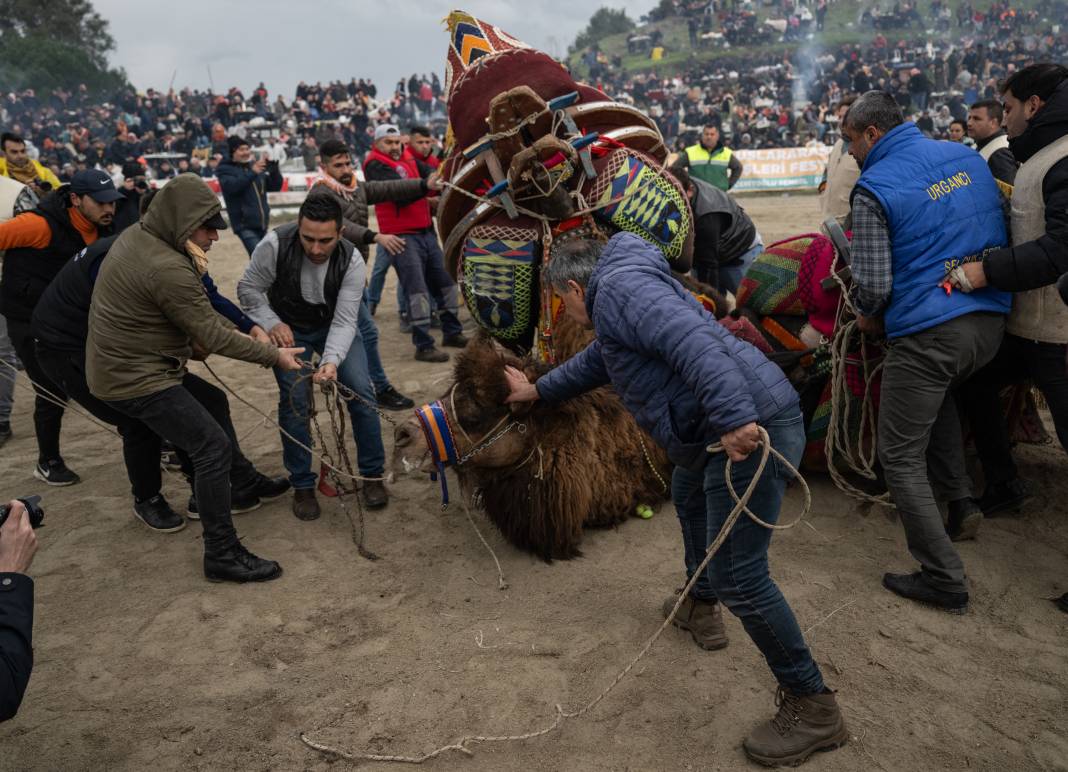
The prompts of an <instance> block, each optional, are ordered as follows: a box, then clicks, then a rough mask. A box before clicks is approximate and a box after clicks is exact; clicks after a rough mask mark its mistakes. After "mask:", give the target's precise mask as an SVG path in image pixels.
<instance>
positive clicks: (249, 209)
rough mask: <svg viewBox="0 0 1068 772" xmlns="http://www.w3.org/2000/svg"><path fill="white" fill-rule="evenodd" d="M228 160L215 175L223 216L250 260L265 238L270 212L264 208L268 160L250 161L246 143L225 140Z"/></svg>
mask: <svg viewBox="0 0 1068 772" xmlns="http://www.w3.org/2000/svg"><path fill="white" fill-rule="evenodd" d="M226 144H227V146H228V147H229V148H230V160H228V161H223V162H222V163H220V164H219V168H218V169H217V170H216V172H215V175H216V176H217V177H218V178H219V187H221V188H222V194H223V200H224V201H225V202H226V214H227V216H228V217H229V218H230V227H232V228H233V229H234V235H235V236H237V237H238V238H239V239H241V243H242V244H244V245H245V251H246V252H248V254H249V257H251V256H252V250H254V249H255V248H256V245H257V244H259V243H260V241H261V240H262V239H263V237H264V236H266V235H267V224H268V223H269V222H270V218H271V208H270V206H268V204H267V188H268V184H267V157H266V156H262V155H261V156H260V157H259V158H257V159H256V160H252V148H251V146H250V145H249V143H248V140H245V139H242V138H241V137H238V136H233V137H230V138H229V139H228V140H226Z"/></svg>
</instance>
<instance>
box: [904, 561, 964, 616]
mask: <svg viewBox="0 0 1068 772" xmlns="http://www.w3.org/2000/svg"><path fill="white" fill-rule="evenodd" d="M883 587H885V588H886V589H888V590H890V592H892V593H894V594H895V595H900V596H901V597H902V598H908V599H909V600H915V601H918V602H920V603H925V604H927V605H928V606H934V607H935V608H939V609H942V610H943V611H948V612H949V613H951V614H963V613H964V612H965V611H967V610H968V593H966V592H948V591H946V590H939V589H938V588H936V587H932V586H931V585H930V584H928V583H927V579H925V578H924V576H923V572H922V571H917V572H916V573H914V574H883Z"/></svg>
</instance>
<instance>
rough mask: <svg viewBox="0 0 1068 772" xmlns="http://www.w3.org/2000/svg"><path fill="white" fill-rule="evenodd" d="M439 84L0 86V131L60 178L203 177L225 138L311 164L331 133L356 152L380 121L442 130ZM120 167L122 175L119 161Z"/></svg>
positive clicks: (275, 157)
mask: <svg viewBox="0 0 1068 772" xmlns="http://www.w3.org/2000/svg"><path fill="white" fill-rule="evenodd" d="M441 91H442V89H441V83H440V81H439V80H438V76H437V74H434V75H433V76H431V77H429V78H428V77H427V76H425V75H424V76H422V77H420V76H418V75H412V76H411V78H408V79H407V80H404V79H402V80H400V81H399V82H398V83H397V86H396V89H395V90H394V91H393V93H392V94H387V95H383V94H381V93H380V91H379V89H378V87H377V86H376V85H375V84H374V83H372V82H371V81H369V80H367V79H365V78H359V79H357V78H352V79H351V80H350V81H349V82H347V83H345V82H342V81H334V82H331V83H328V84H325V85H324V84H322V83H315V84H308V83H304V82H301V83H300V84H298V86H297V87H296V90H295V93H294V94H293V97H292V99H291V100H289V101H287V99H286V98H285V96H283V95H282V94H278V95H276V96H274V97H273V98H272V96H271V95H270V94H269V92H268V90H267V88H266V86H265V85H264V84H263V83H260V84H259V85H258V86H256V88H255V89H253V90H252V91H251V92H249V93H247V94H246V93H245V92H244V91H242V90H241V89H240V88H237V87H234V88H231V89H229V90H228V91H226V92H225V93H215V92H214V91H212V90H210V89H209V90H206V91H200V90H195V89H189V88H185V89H182V90H180V91H175V90H170V91H166V92H164V91H158V90H156V89H152V88H149V89H147V90H145V91H144V92H140V93H139V92H137V91H135V90H133V89H132V88H131V89H126V90H124V91H121V92H119V93H116V94H113V95H111V96H107V97H103V98H102V97H101V96H99V95H93V94H90V93H89V91H88V90H87V89H86V88H85V87H84V86H82V87H80V88H78V89H76V90H74V91H66V90H64V89H56V90H54V91H52V92H51V93H50V94H40V95H39V94H37V93H35V92H34V91H33V90H25V91H21V92H10V93H0V128H2V129H3V131H5V132H9V133H11V134H14V135H17V136H19V137H21V138H23V139H24V140H26V144H27V150H28V152H29V154H30V157H31V158H33V159H34V160H36V161H39V162H40V163H41V164H42V165H43V166H44V167H45V168H47V169H49V170H51V171H52V172H53V173H54V174H55V175H56V177H57V178H58V179H59V180H60V181H61V182H67V181H69V180H70V179H71V177H72V176H73V175H74V174H75V173H76V172H77V171H79V170H82V169H87V168H94V167H99V168H103V169H107V170H108V171H110V172H112V174H113V175H114V176H116V177H118V176H120V174H121V175H122V176H127V172H130V171H132V170H136V167H135V166H131V164H138V165H140V167H141V170H142V174H143V175H144V176H145V177H146V178H148V179H167V178H170V177H173V176H175V175H176V174H180V173H182V172H186V171H192V172H194V173H197V174H200V175H201V176H204V177H212V176H214V175H215V170H216V168H217V167H218V165H219V163H220V162H221V161H223V160H225V159H227V158H228V157H229V150H228V145H227V141H228V139H229V138H231V137H235V136H236V137H240V138H241V139H244V140H247V141H248V142H249V143H250V144H251V145H252V146H253V148H254V152H256V153H257V154H261V155H265V156H266V157H267V160H269V161H274V162H278V163H279V164H285V162H286V161H287V160H288V159H293V160H292V161H291V162H290V166H291V167H294V166H295V167H297V168H303V169H305V170H307V171H312V170H314V169H315V168H316V166H317V158H316V155H317V150H316V148H317V147H318V145H320V144H322V143H323V142H324V141H326V140H328V139H339V140H341V141H343V142H345V143H346V144H348V145H349V146H350V147H352V148H354V149H355V150H356V151H357V152H358V153H360V154H361V155H362V153H363V152H365V151H366V150H368V149H370V147H371V143H372V140H373V137H374V130H375V127H376V126H378V125H379V124H383V123H392V124H400V125H405V126H406V125H411V124H414V123H418V124H422V125H430V126H433V127H435V128H436V129H438V130H439V131H441V132H442V133H443V131H444V125H445V122H446V116H445V106H444V104H443V102H442V101H441ZM124 166H125V167H126V172H124V171H123V167H124Z"/></svg>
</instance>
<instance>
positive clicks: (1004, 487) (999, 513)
mask: <svg viewBox="0 0 1068 772" xmlns="http://www.w3.org/2000/svg"><path fill="white" fill-rule="evenodd" d="M1031 497H1032V494H1031V486H1030V485H1028V484H1027V482H1026V481H1024V480H1021V479H1019V478H1016V479H1015V480H1009V481H1008V482H1003V483H991V484H990V485H987V486H986V490H985V491H983V497H982V498H981V499H979V508H980V509H982V510H983V515H984V516H986V517H1015V516H1016V515H1018V514H1019V513H1020V508H1021V507H1022V506H1023V505H1024V504H1026V503H1027V502H1028V501H1030V500H1031Z"/></svg>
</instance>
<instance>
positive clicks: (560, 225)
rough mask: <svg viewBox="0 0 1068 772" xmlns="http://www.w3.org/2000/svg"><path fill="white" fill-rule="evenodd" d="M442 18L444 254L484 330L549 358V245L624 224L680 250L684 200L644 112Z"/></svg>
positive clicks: (462, 17) (481, 29) (487, 31)
mask: <svg viewBox="0 0 1068 772" xmlns="http://www.w3.org/2000/svg"><path fill="white" fill-rule="evenodd" d="M446 24H447V26H448V30H449V49H448V54H447V66H446V86H445V94H446V99H447V100H448V110H449V137H450V141H449V142H448V145H449V150H450V152H449V157H448V158H447V159H446V161H445V163H444V164H443V166H442V169H443V174H444V176H445V178H446V179H447V181H448V183H449V185H448V188H447V190H446V192H445V194H444V195H443V196H442V199H441V203H440V205H439V207H438V230H439V233H440V235H441V237H442V241H443V243H444V251H445V260H446V267H447V268H448V269H449V271H450V272H451V273H452V274H453V275H454V276H459V277H460V283H461V287H462V290H463V294H464V299H465V302H466V303H467V306H468V308H469V309H470V311H471V313H472V315H473V316H474V317H475V319H476V321H477V322H478V323H479V324H480V325H481V326H483V327H485V328H486V329H487V330H488V331H489V332H490V334H491V335H493V336H494V337H496V338H497V339H499V340H501V341H502V342H503V343H505V344H506V345H508V346H510V347H512V348H513V349H515V350H517V351H525V350H527V349H530V348H531V347H536V349H537V351H538V353H539V354H540V358H541V359H542V360H544V361H553V359H554V356H553V348H552V324H553V317H554V315H555V308H556V304H554V301H553V296H552V292H551V290H550V289H549V288H544V287H541V286H540V281H539V275H540V268H541V266H542V265H543V264H544V263H545V262H547V261H548V260H549V259H550V256H551V247H552V245H553V244H554V243H558V242H559V241H560V240H563V239H570V238H576V237H583V238H598V239H606V238H607V237H608V236H610V235H611V234H612V233H615V232H617V231H620V230H627V231H631V232H633V233H637V234H638V235H640V236H642V237H643V238H645V239H647V240H648V241H650V242H651V243H653V244H655V245H656V246H658V247H659V248H660V249H661V250H662V251H663V253H664V255H665V257H667V259H668V260H669V261H678V260H681V261H688V260H689V258H690V256H691V254H692V251H693V225H692V221H693V217H692V214H691V212H690V207H689V202H688V201H687V199H686V196H685V194H684V192H683V191H682V189H681V188H680V187H679V185H678V183H677V182H676V181H675V180H674V179H673V178H671V177H670V176H667V175H666V174H665V173H664V169H663V166H662V163H663V161H664V159H665V158H666V156H667V149H666V148H665V147H664V143H663V138H662V137H661V135H660V131H659V129H658V128H657V126H656V124H655V123H654V122H653V121H652V120H651V119H650V118H649V117H648V116H646V115H645V114H644V113H642V112H641V111H639V110H636V109H635V108H633V107H631V106H629V105H626V104H622V103H620V102H615V101H613V100H611V99H609V98H608V97H607V96H606V95H605V94H604V93H602V92H601V91H599V90H598V89H596V88H593V87H591V86H588V85H585V84H582V83H578V82H576V81H575V80H574V79H573V78H572V77H571V75H570V73H569V72H568V71H567V69H566V68H565V67H564V66H563V65H561V64H560V63H559V62H557V61H556V60H554V59H553V58H552V57H551V56H549V55H548V54H545V53H543V52H541V51H537V50H535V49H533V48H531V47H530V46H528V45H527V44H525V43H523V42H521V41H519V40H517V39H516V38H514V37H512V36H511V35H508V34H507V33H505V32H503V31H502V30H501V29H499V28H498V27H495V26H493V25H491V24H487V23H486V22H484V21H481V20H479V19H476V18H475V17H473V16H472V15H471V14H469V13H466V12H464V11H453V12H452V13H451V14H449V17H448V18H447V19H446Z"/></svg>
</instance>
